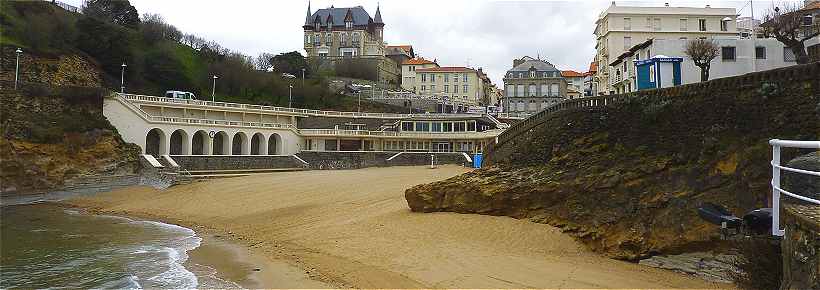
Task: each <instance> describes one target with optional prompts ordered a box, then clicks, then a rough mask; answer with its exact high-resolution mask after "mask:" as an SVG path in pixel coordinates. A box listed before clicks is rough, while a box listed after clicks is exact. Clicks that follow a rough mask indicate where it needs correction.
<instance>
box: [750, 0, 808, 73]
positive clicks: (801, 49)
mask: <svg viewBox="0 0 820 290" xmlns="http://www.w3.org/2000/svg"><path fill="white" fill-rule="evenodd" d="M801 3H802V1H801ZM812 22H813V19H812V11H811V10H808V9H803V7H802V4H793V3H783V4H782V5H781V6H780V7H778V6H774V7H772V8H771V9H769V11H767V12H766V16H765V18H764V23H763V24H761V25H760V27H761V28H762V29H763V34H764V35H766V36H773V37H774V38H775V39H777V40H778V41H780V42H782V43H783V44H784V45H786V46H787V47H789V48H790V49H791V50H792V52H793V53H794V57H795V60H796V61H797V63H799V64H803V63H808V62H809V56H808V54H806V47H805V45H804V44H803V43H804V42H805V41H806V40H808V39H810V38H812V37H815V36H817V35H819V34H820V25H818V24H814V23H812Z"/></svg>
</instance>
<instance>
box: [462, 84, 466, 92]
mask: <svg viewBox="0 0 820 290" xmlns="http://www.w3.org/2000/svg"><path fill="white" fill-rule="evenodd" d="M462 89H464V92H465V93H466V92H467V85H464V86H462Z"/></svg>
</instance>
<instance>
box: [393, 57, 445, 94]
mask: <svg viewBox="0 0 820 290" xmlns="http://www.w3.org/2000/svg"><path fill="white" fill-rule="evenodd" d="M434 67H439V65H438V63H436V61H435V60H432V61H430V60H426V59H424V58H423V57H418V58H412V59H408V60H405V61H404V62H402V63H401V88H402V89H404V90H407V91H411V92H414V93H419V91H418V88H419V87H417V86H416V85H417V81H416V69H425V68H434Z"/></svg>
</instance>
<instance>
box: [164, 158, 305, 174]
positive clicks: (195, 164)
mask: <svg viewBox="0 0 820 290" xmlns="http://www.w3.org/2000/svg"><path fill="white" fill-rule="evenodd" d="M171 158H173V159H174V161H176V162H177V164H179V166H180V167H182V168H184V169H186V170H188V171H194V170H243V169H273V168H302V167H304V166H305V165H304V163H302V162H300V161H299V160H297V159H296V158H293V156H286V155H258V156H257V155H240V156H235V155H176V156H171Z"/></svg>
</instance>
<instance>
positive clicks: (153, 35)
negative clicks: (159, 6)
mask: <svg viewBox="0 0 820 290" xmlns="http://www.w3.org/2000/svg"><path fill="white" fill-rule="evenodd" d="M140 32H142V39H143V40H144V41H145V43H155V42H158V41H160V40H165V39H167V40H172V41H174V42H180V40H181V39H182V32H180V31H179V29H177V28H176V27H174V26H173V25H171V24H168V23H167V22H165V19H164V18H162V15H159V14H150V13H145V14H143V15H142V23H140Z"/></svg>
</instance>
